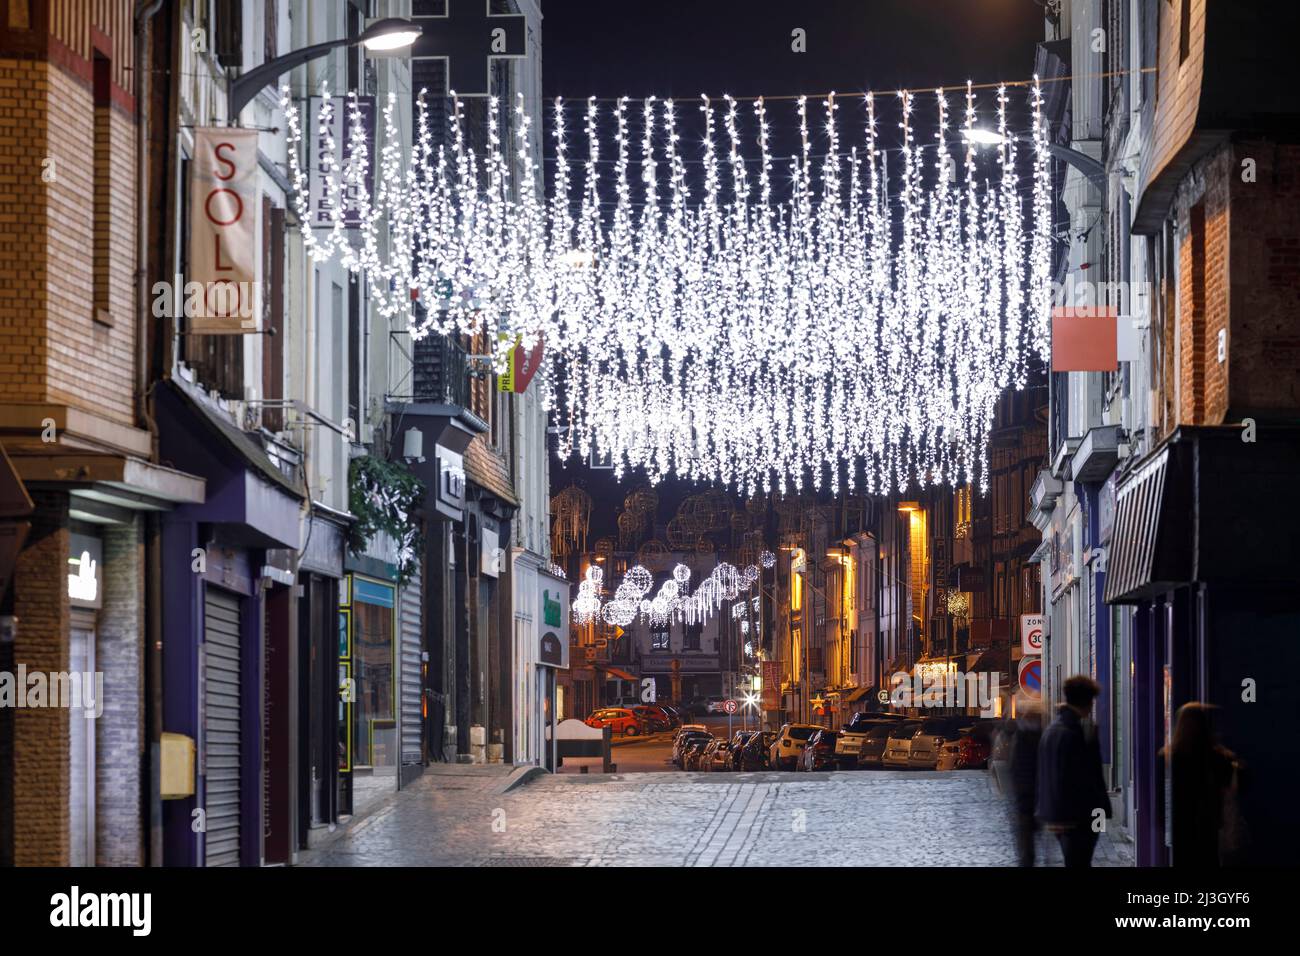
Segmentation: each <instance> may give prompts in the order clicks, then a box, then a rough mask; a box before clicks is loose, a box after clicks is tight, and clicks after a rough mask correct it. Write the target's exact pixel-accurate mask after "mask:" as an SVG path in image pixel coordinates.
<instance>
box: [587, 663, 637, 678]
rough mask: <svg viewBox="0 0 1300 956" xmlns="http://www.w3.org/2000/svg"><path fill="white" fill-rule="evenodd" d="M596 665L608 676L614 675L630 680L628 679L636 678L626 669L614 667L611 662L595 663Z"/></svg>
mask: <svg viewBox="0 0 1300 956" xmlns="http://www.w3.org/2000/svg"><path fill="white" fill-rule="evenodd" d="M596 666H597V667H599V668H600V669H601V670H603V671H604V672H605V673H606V674H608V675H609V676H610V677H615V678H617V679H618V680H630V681H636V680H637V677H636V675H635V674H629V673H628V672H627V671H625V670H622V669H620V668H618V667H614V666H613V665H612V664H597V665H596Z"/></svg>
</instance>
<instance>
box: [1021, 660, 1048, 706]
mask: <svg viewBox="0 0 1300 956" xmlns="http://www.w3.org/2000/svg"><path fill="white" fill-rule="evenodd" d="M1019 682H1020V689H1021V690H1022V691H1024V692H1025V694H1026V695H1028V696H1029V697H1032V698H1033V699H1034V700H1037V699H1038V698H1039V697H1041V696H1042V693H1043V659H1042V658H1041V657H1026V658H1023V659H1021V661H1020V673H1019Z"/></svg>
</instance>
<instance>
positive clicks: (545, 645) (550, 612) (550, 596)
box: [537, 572, 569, 669]
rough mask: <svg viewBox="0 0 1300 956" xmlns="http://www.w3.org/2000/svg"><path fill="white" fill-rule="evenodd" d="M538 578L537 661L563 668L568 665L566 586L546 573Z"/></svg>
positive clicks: (567, 595)
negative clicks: (538, 640)
mask: <svg viewBox="0 0 1300 956" xmlns="http://www.w3.org/2000/svg"><path fill="white" fill-rule="evenodd" d="M537 578H538V584H539V586H540V588H541V599H542V600H541V604H542V606H541V608H540V611H541V617H540V620H541V622H542V626H541V628H540V631H541V637H540V641H541V643H540V645H539V646H538V649H537V663H538V664H539V665H543V666H546V667H557V668H560V669H566V668H568V666H569V585H568V582H567V581H562V580H559V579H557V578H555V577H554V576H552V575H550V574H547V573H545V572H543V573H541V574H539V575H538V576H537Z"/></svg>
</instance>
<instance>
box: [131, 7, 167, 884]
mask: <svg viewBox="0 0 1300 956" xmlns="http://www.w3.org/2000/svg"><path fill="white" fill-rule="evenodd" d="M161 7H162V0H140V2H138V3H137V4H136V7H135V18H134V23H135V30H134V43H135V50H134V54H135V60H134V67H135V104H136V203H137V211H136V263H137V266H136V342H135V347H136V348H135V350H136V388H135V402H136V420H137V421H142V422H144V424H145V425H146V426H147V427H148V429H149V439H150V444H149V450H150V454H149V460H150V461H152V462H154V463H157V462H158V460H159V459H158V423H157V422H156V421H155V419H154V416H153V414H152V412H153V409H152V404H153V400H152V398H151V397H150V396H151V388H152V385H153V384H154V381H155V375H154V369H153V362H152V358H153V348H152V345H153V338H152V335H151V334H150V322H149V319H150V317H151V316H152V309H151V307H150V300H151V295H150V292H151V290H150V287H149V250H150V241H149V240H150V229H149V222H150V220H149V213H150V203H149V196H150V190H149V176H150V172H151V169H152V167H151V165H150V162H149V159H150V155H149V149H150V144H149V123H150V110H149V105H150V104H149V98H150V97H151V96H152V95H153V85H152V82H151V80H152V72H151V71H152V67H151V61H150V57H149V45H150V42H151V41H152V38H153V33H152V30H151V29H150V21H151V20H152V19H153V17H154V15H155V14H156V13H157V12H158V10H159V9H160V8H161ZM169 101H170V98H169ZM170 127H171V124H170V123H168V129H170ZM145 524H146V531H145V588H146V593H145V679H144V698H145V699H144V706H145V734H146V741H147V746H148V750H147V757H146V758H145V770H146V772H145V773H144V774H142V775H141V776H142V778H143V779H142V781H141V786H142V789H143V788H147V792H145V793H143V794H142V795H141V796H142V797H143V799H142V800H141V804H142V806H144V807H147V808H148V817H147V822H148V830H147V833H148V836H147V839H146V843H145V845H144V848H143V849H144V855H145V859H144V862H145V864H146V865H147V866H162V862H163V860H162V855H163V854H162V847H163V830H162V797H161V792H162V786H161V767H160V757H161V748H162V522H161V520H160V519H159V517H158V516H157V514H155V513H153V512H150V513H149V514H148V516H147V517H146V519H145Z"/></svg>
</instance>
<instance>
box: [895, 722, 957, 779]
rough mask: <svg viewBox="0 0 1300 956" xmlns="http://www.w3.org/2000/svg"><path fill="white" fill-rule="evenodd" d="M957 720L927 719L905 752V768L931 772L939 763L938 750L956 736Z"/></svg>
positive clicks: (913, 736)
mask: <svg viewBox="0 0 1300 956" xmlns="http://www.w3.org/2000/svg"><path fill="white" fill-rule="evenodd" d="M958 725H959V718H955V717H927V718H925V719H924V720H922V721H921V728H920V730H918V731H917V732H916V733H915V734H913V735H912V746H911V748H910V749H909V750H908V752H907V766H908V767H909V768H910V769H912V770H933V769H934V767H935V764H937V763H938V762H939V748H940V747H942V746H943V745H944V744H945V743H947V742H948V741H950V740H953V741H955V740H956V739H957V737H958V736H959V735H958V730H957V728H958Z"/></svg>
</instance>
